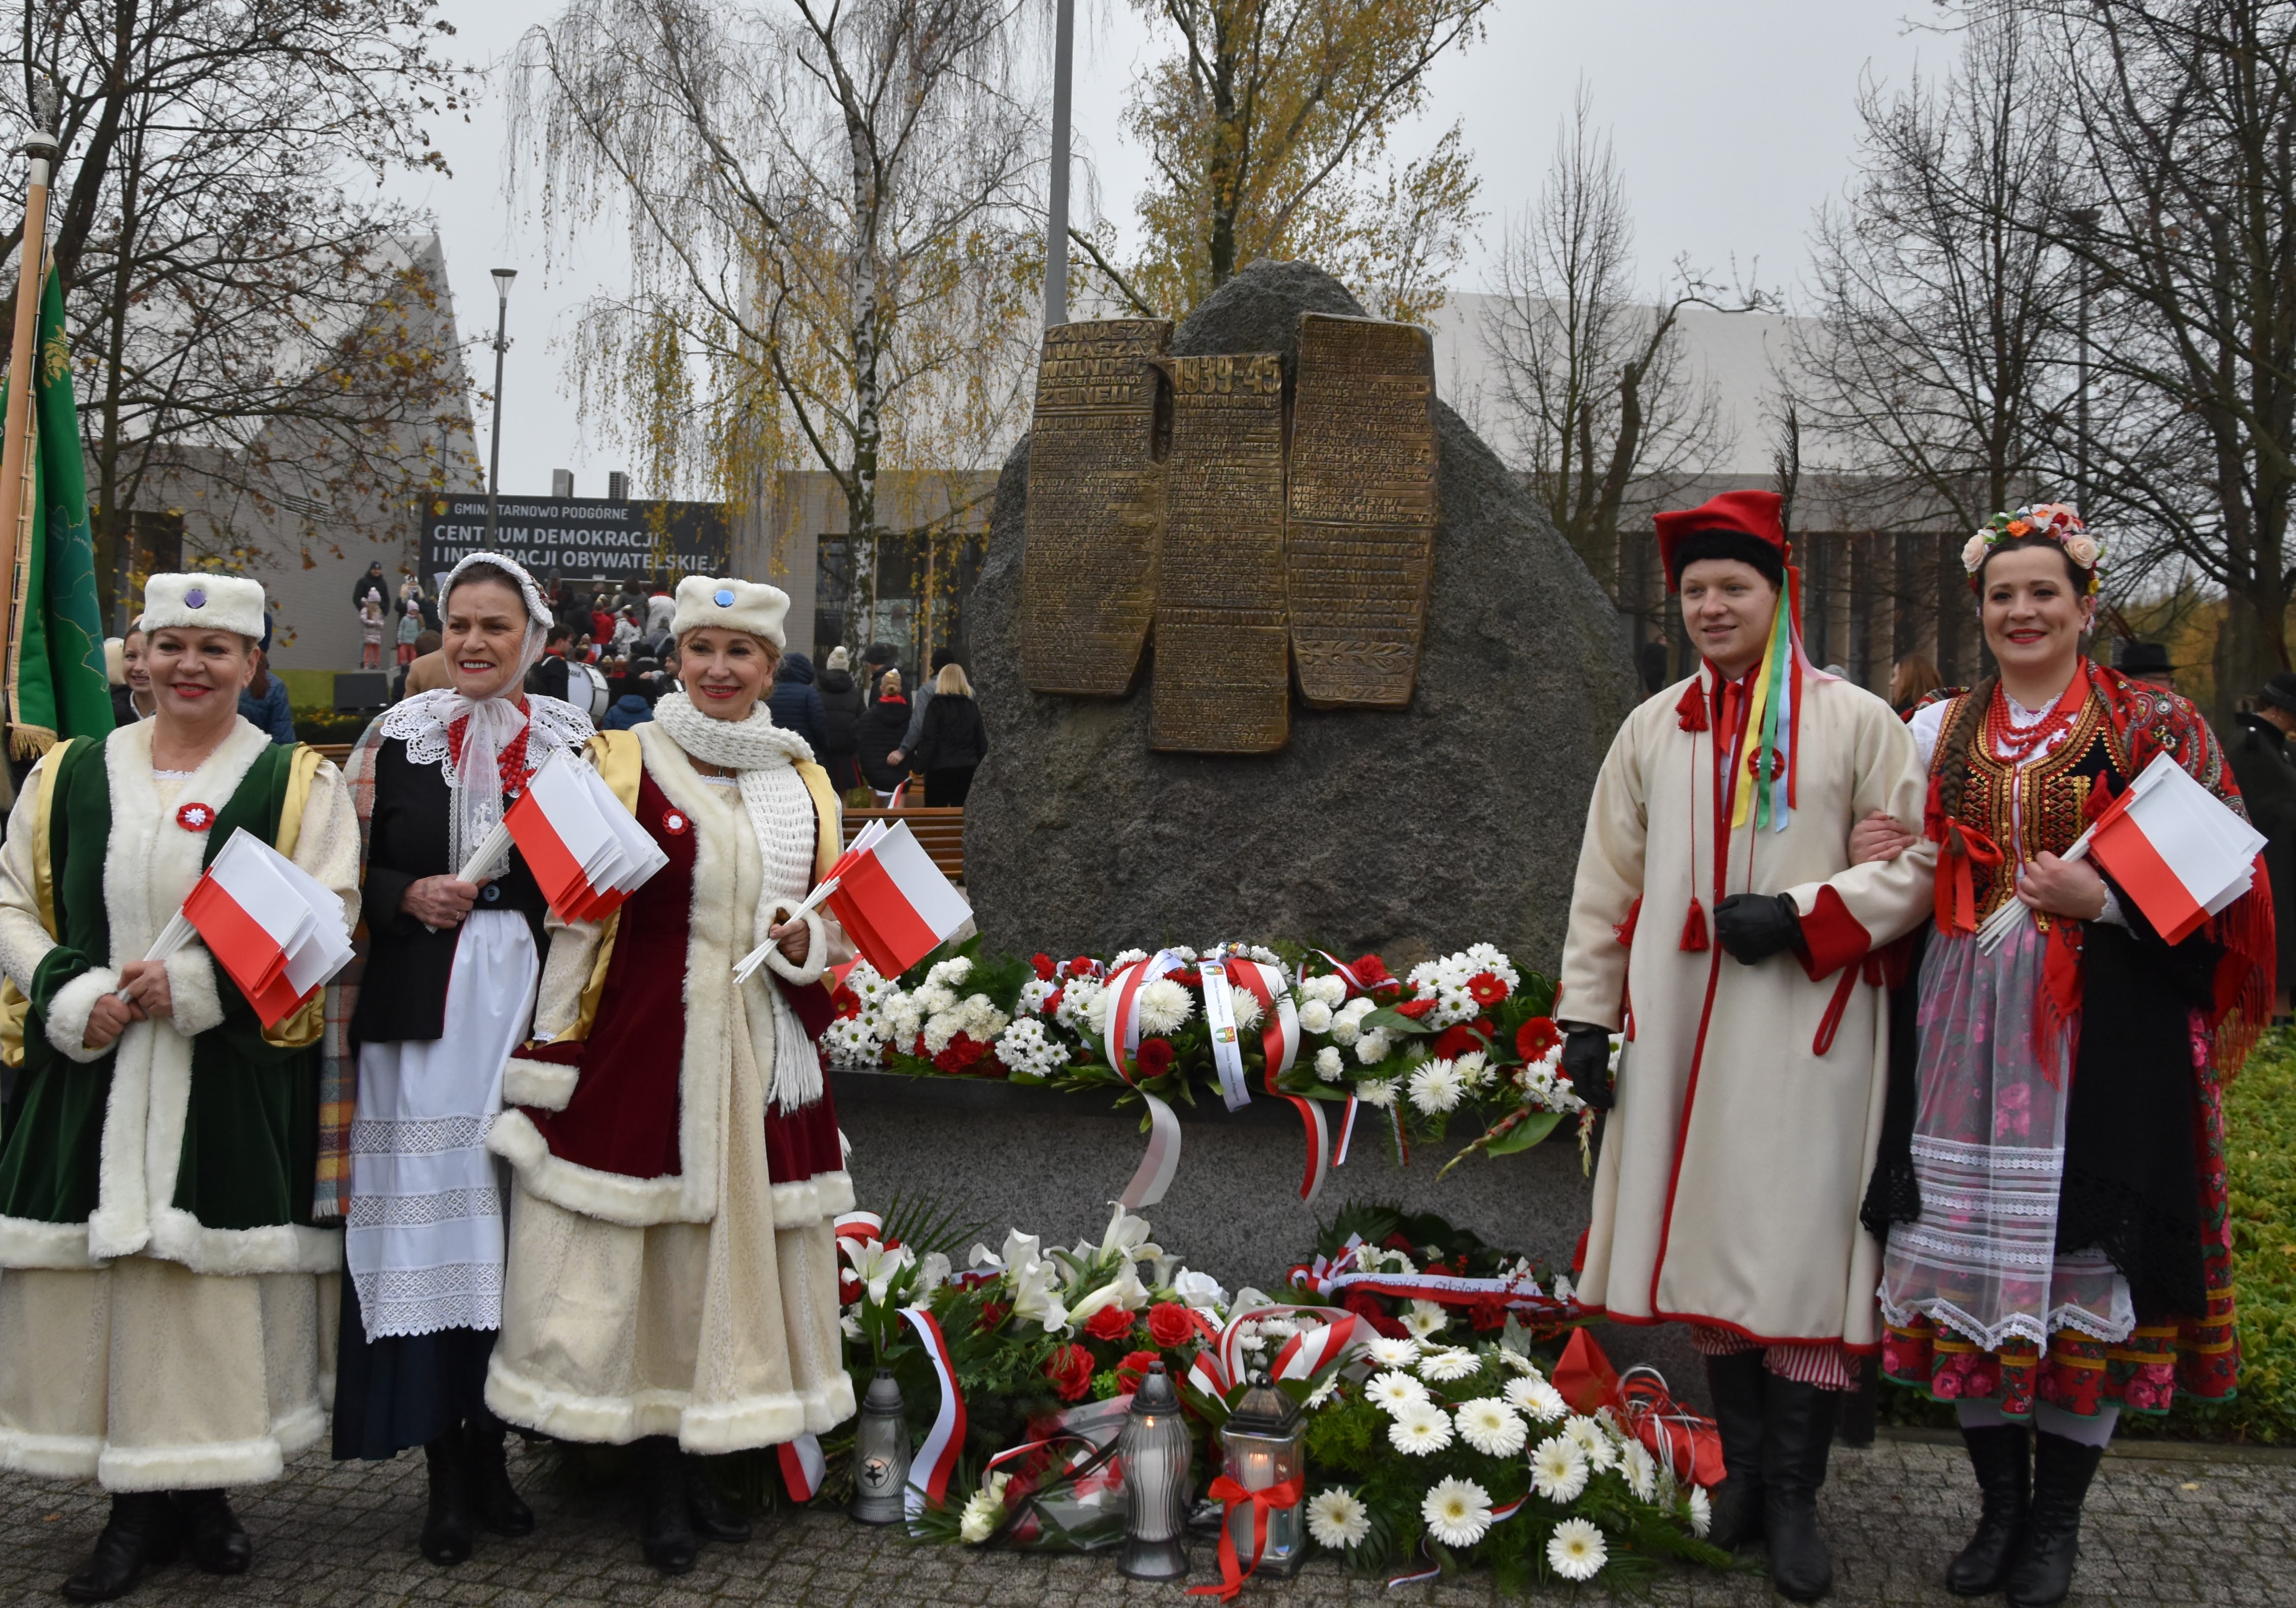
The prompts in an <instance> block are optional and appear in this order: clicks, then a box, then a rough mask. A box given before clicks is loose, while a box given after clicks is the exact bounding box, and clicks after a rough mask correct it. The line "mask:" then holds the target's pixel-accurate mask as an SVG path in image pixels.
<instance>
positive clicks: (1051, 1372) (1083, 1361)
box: [1045, 1346, 1092, 1401]
mask: <svg viewBox="0 0 2296 1608" xmlns="http://www.w3.org/2000/svg"><path fill="white" fill-rule="evenodd" d="M1045 1377H1046V1378H1047V1379H1049V1380H1051V1381H1052V1382H1053V1390H1054V1391H1055V1392H1056V1393H1057V1394H1058V1395H1059V1397H1060V1399H1062V1401H1082V1400H1083V1399H1085V1395H1086V1393H1087V1391H1090V1390H1091V1389H1092V1353H1091V1352H1089V1351H1087V1350H1085V1349H1084V1348H1083V1347H1082V1346H1061V1347H1058V1348H1056V1349H1055V1350H1054V1352H1053V1354H1052V1355H1051V1356H1050V1357H1047V1358H1045Z"/></svg>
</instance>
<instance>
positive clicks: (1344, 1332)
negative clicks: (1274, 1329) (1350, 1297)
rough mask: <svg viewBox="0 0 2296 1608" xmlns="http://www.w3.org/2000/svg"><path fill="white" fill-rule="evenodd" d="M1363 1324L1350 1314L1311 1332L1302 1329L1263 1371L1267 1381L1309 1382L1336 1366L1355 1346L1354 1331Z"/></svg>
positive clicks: (1284, 1343)
mask: <svg viewBox="0 0 2296 1608" xmlns="http://www.w3.org/2000/svg"><path fill="white" fill-rule="evenodd" d="M1362 1322H1363V1320H1362V1319H1361V1318H1359V1317H1357V1316H1356V1315H1355V1314H1354V1313H1352V1312H1350V1313H1349V1314H1347V1315H1346V1316H1345V1317H1335V1318H1333V1320H1332V1321H1331V1322H1329V1323H1327V1324H1319V1325H1316V1326H1315V1327H1314V1328H1303V1329H1301V1330H1300V1333H1297V1334H1294V1335H1293V1336H1292V1338H1291V1339H1290V1340H1288V1341H1284V1342H1283V1350H1280V1351H1278V1352H1277V1353H1276V1354H1275V1364H1274V1365H1273V1366H1270V1367H1269V1368H1268V1370H1267V1376H1268V1377H1269V1378H1270V1379H1278V1380H1281V1379H1313V1378H1314V1377H1315V1376H1316V1374H1320V1373H1322V1372H1323V1371H1324V1368H1325V1367H1326V1366H1330V1365H1331V1364H1333V1363H1335V1362H1338V1361H1339V1360H1340V1359H1341V1358H1344V1357H1345V1356H1346V1355H1347V1354H1348V1352H1349V1350H1351V1349H1353V1348H1354V1346H1355V1345H1356V1344H1357V1336H1356V1330H1357V1327H1358V1326H1360V1325H1361V1324H1362Z"/></svg>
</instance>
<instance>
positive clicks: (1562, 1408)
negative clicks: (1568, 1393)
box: [1505, 1374, 1570, 1423]
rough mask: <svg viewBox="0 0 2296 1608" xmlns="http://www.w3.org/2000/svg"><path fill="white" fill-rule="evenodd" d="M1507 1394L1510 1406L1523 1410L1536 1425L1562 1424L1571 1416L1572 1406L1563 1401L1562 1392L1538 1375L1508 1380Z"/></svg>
mask: <svg viewBox="0 0 2296 1608" xmlns="http://www.w3.org/2000/svg"><path fill="white" fill-rule="evenodd" d="M1505 1394H1506V1399H1507V1401H1508V1403H1509V1405H1511V1406H1513V1407H1519V1408H1521V1410H1522V1412H1523V1413H1524V1415H1526V1416H1528V1417H1529V1419H1530V1421H1531V1422H1532V1423H1561V1422H1562V1420H1563V1419H1565V1418H1567V1417H1569V1416H1570V1403H1569V1402H1567V1401H1565V1400H1563V1399H1562V1391H1558V1390H1556V1389H1555V1388H1554V1386H1553V1385H1551V1384H1549V1383H1547V1382H1546V1381H1545V1380H1544V1379H1541V1378H1539V1377H1538V1376H1537V1375H1536V1374H1534V1375H1532V1376H1531V1377H1530V1378H1529V1379H1510V1380H1508V1381H1507V1383H1506V1392H1505Z"/></svg>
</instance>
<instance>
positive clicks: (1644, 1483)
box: [1619, 1440, 1658, 1502]
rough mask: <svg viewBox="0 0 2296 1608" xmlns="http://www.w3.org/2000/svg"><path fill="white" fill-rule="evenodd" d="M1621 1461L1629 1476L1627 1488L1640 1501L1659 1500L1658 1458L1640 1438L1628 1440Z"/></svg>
mask: <svg viewBox="0 0 2296 1608" xmlns="http://www.w3.org/2000/svg"><path fill="white" fill-rule="evenodd" d="M1619 1461H1620V1464H1621V1466H1622V1467H1623V1469H1624V1472H1625V1473H1626V1476H1627V1489H1628V1490H1630V1491H1632V1492H1634V1493H1635V1499H1636V1501H1638V1502H1655V1501H1657V1500H1658V1460H1657V1459H1656V1458H1654V1457H1652V1456H1651V1455H1650V1453H1649V1452H1647V1451H1646V1450H1644V1448H1643V1443H1642V1442H1641V1441H1639V1440H1629V1441H1628V1442H1627V1449H1626V1450H1625V1451H1624V1452H1622V1453H1620V1456H1619Z"/></svg>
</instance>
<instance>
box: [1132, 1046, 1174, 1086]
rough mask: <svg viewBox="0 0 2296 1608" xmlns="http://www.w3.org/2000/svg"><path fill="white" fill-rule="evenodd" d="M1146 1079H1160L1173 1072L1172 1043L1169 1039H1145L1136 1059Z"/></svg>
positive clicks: (1141, 1073)
mask: <svg viewBox="0 0 2296 1608" xmlns="http://www.w3.org/2000/svg"><path fill="white" fill-rule="evenodd" d="M1135 1059H1136V1061H1137V1062H1138V1063H1139V1067H1140V1075H1141V1076H1142V1077H1144V1078H1160V1077H1162V1076H1163V1075H1164V1074H1165V1073H1166V1072H1169V1071H1171V1070H1172V1041H1171V1040H1170V1039H1169V1038H1143V1039H1142V1040H1141V1041H1140V1053H1139V1054H1138V1055H1137V1056H1136V1057H1135Z"/></svg>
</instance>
